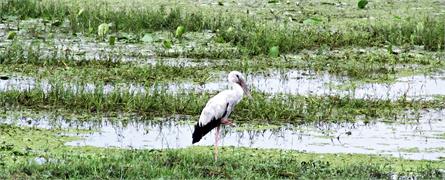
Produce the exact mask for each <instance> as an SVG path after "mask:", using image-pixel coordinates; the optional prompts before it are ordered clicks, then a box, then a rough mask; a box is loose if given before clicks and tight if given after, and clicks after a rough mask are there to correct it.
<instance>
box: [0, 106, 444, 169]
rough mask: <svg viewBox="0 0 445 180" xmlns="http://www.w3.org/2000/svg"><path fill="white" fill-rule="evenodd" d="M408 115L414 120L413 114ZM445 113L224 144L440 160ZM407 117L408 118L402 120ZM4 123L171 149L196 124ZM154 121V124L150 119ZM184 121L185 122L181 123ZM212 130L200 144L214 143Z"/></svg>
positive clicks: (259, 134)
mask: <svg viewBox="0 0 445 180" xmlns="http://www.w3.org/2000/svg"><path fill="white" fill-rule="evenodd" d="M410 117H411V118H412V117H415V116H413V115H410ZM444 117H445V110H441V111H424V112H422V113H421V114H420V116H419V118H417V121H416V120H412V121H406V122H405V123H403V124H401V123H393V124H387V123H383V122H376V123H369V124H366V123H364V122H357V123H340V124H336V123H317V124H308V125H301V126H292V125H285V126H281V127H279V128H274V129H265V130H243V129H246V128H245V127H241V128H232V127H224V128H223V129H224V130H223V131H224V132H223V133H222V140H221V144H220V145H222V146H235V147H253V148H273V149H292V150H298V151H306V152H314V153H360V154H380V155H392V156H394V157H401V158H407V159H429V160H437V159H439V158H441V157H445V148H444V147H445V137H444V134H445V118H444ZM400 118H401V119H407V117H400ZM2 121H3V122H7V123H14V124H18V125H24V126H34V127H39V128H54V127H57V128H76V129H96V130H97V131H95V132H92V133H85V134H82V133H81V134H79V133H67V134H64V135H70V136H80V137H82V138H83V139H82V140H78V141H72V142H68V143H66V144H67V145H70V146H97V147H120V148H136V149H168V148H184V147H189V146H192V144H191V141H192V138H191V134H192V132H193V129H194V125H192V124H190V123H183V122H184V121H175V120H172V119H170V120H165V121H163V123H138V122H141V121H139V120H138V122H134V121H131V120H130V121H129V123H128V124H122V123H121V122H119V123H111V122H110V121H109V119H107V118H102V120H100V121H97V122H99V123H96V124H93V123H91V122H94V121H91V122H89V123H87V122H83V123H79V122H76V121H66V120H64V119H63V117H48V116H43V117H41V118H29V117H19V118H16V116H7V117H6V118H3V120H2ZM148 122H150V121H148ZM181 122H182V123H181ZM214 137H215V136H214V132H213V131H212V132H210V133H209V134H208V135H206V136H205V137H204V138H203V139H202V140H201V141H200V142H198V143H197V144H196V145H205V146H210V145H213V142H214Z"/></svg>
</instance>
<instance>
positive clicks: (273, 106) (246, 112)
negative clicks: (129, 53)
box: [0, 82, 443, 124]
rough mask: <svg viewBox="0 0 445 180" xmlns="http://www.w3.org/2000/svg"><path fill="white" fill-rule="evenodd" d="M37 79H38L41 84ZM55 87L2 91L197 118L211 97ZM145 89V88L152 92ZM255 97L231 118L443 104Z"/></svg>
mask: <svg viewBox="0 0 445 180" xmlns="http://www.w3.org/2000/svg"><path fill="white" fill-rule="evenodd" d="M37 83H38V82H37ZM50 86H51V91H50V92H48V93H46V90H45V89H42V87H36V88H34V89H31V90H29V91H24V92H20V91H17V90H9V91H5V92H1V93H0V105H1V106H3V107H27V108H32V109H36V110H39V109H40V110H42V109H43V110H44V109H58V108H62V109H66V110H70V111H73V112H79V113H85V112H88V113H107V112H123V113H137V114H140V115H143V116H149V117H153V116H171V115H174V114H184V115H192V116H197V115H199V114H200V112H201V110H202V108H203V107H204V105H205V103H206V102H207V101H208V99H209V98H210V97H211V96H212V95H213V94H209V93H202V94H196V93H186V92H182V91H178V92H177V94H176V95H173V94H170V93H167V92H165V90H164V89H163V88H162V86H161V87H159V88H158V89H157V90H156V91H154V92H152V93H145V94H133V93H131V92H129V91H128V90H125V89H124V90H123V91H112V92H111V93H108V94H104V92H103V90H102V89H103V84H100V83H98V84H96V87H97V88H96V90H94V91H93V92H86V90H85V89H84V88H83V87H84V86H83V85H82V84H80V86H78V92H77V93H76V92H74V91H73V90H71V89H66V88H65V87H64V85H63V84H62V83H60V82H56V83H54V82H50ZM148 89H149V88H146V90H147V92H150V91H149V90H148ZM253 96H254V99H255V100H254V101H248V100H244V101H242V102H241V103H240V104H239V105H238V106H237V111H235V112H234V114H233V115H232V117H233V118H234V119H236V120H237V122H240V123H255V124H256V123H271V124H281V123H294V124H301V123H307V122H314V121H315V122H317V121H333V122H343V121H355V120H357V119H359V118H364V119H374V118H385V119H387V120H397V118H396V117H397V115H398V114H400V113H402V112H403V111H404V110H407V109H410V110H420V109H422V108H441V107H443V103H441V101H439V100H437V101H414V100H405V99H398V100H396V101H391V100H379V99H354V98H352V97H349V96H345V97H341V96H298V95H285V94H279V95H273V96H270V95H266V94H261V93H253Z"/></svg>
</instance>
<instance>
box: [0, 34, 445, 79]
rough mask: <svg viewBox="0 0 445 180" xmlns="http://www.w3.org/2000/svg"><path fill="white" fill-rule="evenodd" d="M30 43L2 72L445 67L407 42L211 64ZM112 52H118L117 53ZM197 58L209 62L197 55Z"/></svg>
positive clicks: (16, 50) (199, 75)
mask: <svg viewBox="0 0 445 180" xmlns="http://www.w3.org/2000/svg"><path fill="white" fill-rule="evenodd" d="M24 44H25V42H24V41H21V40H17V41H14V42H12V43H11V46H8V47H7V48H6V49H5V50H4V51H3V52H2V53H1V54H0V70H1V71H2V72H4V73H9V74H18V75H23V76H32V77H37V78H40V79H46V78H50V79H54V80H64V81H71V80H81V81H91V80H93V79H102V80H103V81H104V82H113V83H118V82H127V83H128V82H132V83H142V84H154V83H156V82H165V81H178V80H189V81H193V82H199V83H204V82H205V81H209V80H210V78H212V77H213V76H215V74H218V73H222V72H229V71H232V70H239V71H243V72H244V73H246V74H253V73H261V72H269V71H270V70H271V69H273V70H276V71H278V72H282V71H284V70H287V69H303V70H313V71H316V72H328V73H330V74H335V75H339V76H347V77H349V78H351V79H352V80H358V81H362V82H369V81H373V82H375V81H380V82H382V81H385V82H390V81H394V80H395V79H396V78H397V77H400V76H403V75H407V72H409V74H410V75H412V74H418V73H430V72H434V71H437V70H438V69H440V68H443V67H444V63H443V62H444V59H443V53H432V52H427V51H422V50H415V49H413V48H412V47H409V46H408V47H402V48H401V50H400V51H401V52H398V53H392V51H393V50H392V49H391V48H390V47H388V48H387V49H384V48H366V49H360V48H342V49H331V48H327V47H324V48H321V49H319V50H318V51H302V52H300V53H298V54H295V55H286V56H283V57H281V58H273V59H271V58H268V57H266V56H256V57H252V58H248V57H243V58H241V59H219V60H211V61H209V65H207V66H196V67H181V65H176V66H175V65H174V66H172V65H168V64H167V63H164V58H162V57H155V58H154V59H155V60H154V61H155V62H156V65H148V64H143V63H144V61H146V59H147V57H143V56H142V57H139V56H136V57H134V58H136V59H137V60H135V61H129V62H128V61H127V62H126V61H125V59H124V57H116V58H99V59H93V60H87V59H86V58H81V57H76V55H73V54H66V55H63V54H62V55H61V54H57V51H54V52H44V51H43V50H42V47H41V46H40V45H39V43H34V44H33V45H24ZM49 49H57V48H56V47H52V48H49ZM109 54H110V56H113V57H114V55H113V52H110V53H109ZM186 54H187V53H186ZM76 58H80V59H76ZM178 60H180V59H178ZM196 62H197V63H200V62H203V61H201V60H196ZM35 69H39V71H36V70H35ZM216 76H217V75H216Z"/></svg>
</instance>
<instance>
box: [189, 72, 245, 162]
mask: <svg viewBox="0 0 445 180" xmlns="http://www.w3.org/2000/svg"><path fill="white" fill-rule="evenodd" d="M228 80H229V83H230V84H231V85H232V89H229V90H224V91H222V92H220V93H218V94H217V95H216V96H213V97H212V98H210V100H209V101H208V102H207V104H206V106H205V107H204V109H203V110H202V112H201V116H200V117H199V121H198V123H197V124H196V125H195V130H194V131H193V142H192V144H195V143H197V142H199V141H200V140H201V138H202V137H203V136H205V135H206V134H207V133H209V132H210V131H211V130H212V129H214V128H215V127H216V132H215V148H214V153H215V161H216V160H218V140H219V127H220V125H221V124H223V125H231V126H233V123H232V121H230V120H229V119H228V118H229V116H230V113H231V112H232V111H233V109H234V107H235V105H236V104H238V103H239V102H240V101H241V99H243V96H244V95H247V96H248V97H249V98H252V96H251V95H250V92H249V88H248V87H247V85H246V82H245V79H244V76H243V75H242V74H241V73H240V72H238V71H232V72H230V73H229V76H228Z"/></svg>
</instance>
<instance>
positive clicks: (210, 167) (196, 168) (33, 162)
mask: <svg viewBox="0 0 445 180" xmlns="http://www.w3.org/2000/svg"><path fill="white" fill-rule="evenodd" d="M60 132H61V131H59V130H42V129H36V128H23V127H14V126H9V125H0V137H1V140H0V159H1V161H0V167H1V168H0V178H17V179H23V178H36V179H41V178H50V179H53V178H55V179H59V178H62V179H85V178H86V179H89V178H107V179H115V178H119V179H122V178H124V179H134V178H169V179H170V178H172V179H178V178H179V179H184V178H186V179H189V178H236V179H237V178H240V179H246V178H247V179H254V178H260V179H264V178H274V179H276V178H279V179H280V178H308V179H314V178H315V179H316V178H323V179H324V178H333V177H334V178H389V177H391V176H392V175H394V174H395V175H398V176H399V177H412V178H441V177H442V174H441V171H442V169H443V168H445V164H444V163H443V162H441V161H414V160H403V159H397V158H391V157H381V156H370V155H357V154H312V153H301V152H296V151H282V150H268V149H250V148H234V147H223V148H222V149H221V150H220V159H219V161H218V162H212V161H213V159H212V149H211V148H210V147H189V148H185V149H176V150H124V149H103V148H94V147H69V146H65V145H64V143H65V142H67V141H70V140H71V139H72V138H70V137H65V136H63V135H61V134H60ZM209 162H210V163H209Z"/></svg>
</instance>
